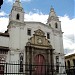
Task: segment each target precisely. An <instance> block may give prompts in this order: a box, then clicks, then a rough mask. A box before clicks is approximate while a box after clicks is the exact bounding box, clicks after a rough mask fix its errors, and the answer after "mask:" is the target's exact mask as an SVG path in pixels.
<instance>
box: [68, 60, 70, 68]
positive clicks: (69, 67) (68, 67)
mask: <svg viewBox="0 0 75 75" xmlns="http://www.w3.org/2000/svg"><path fill="white" fill-rule="evenodd" d="M67 64H68V68H70V61H69V60H68V61H67Z"/></svg>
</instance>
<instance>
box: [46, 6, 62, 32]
mask: <svg viewBox="0 0 75 75" xmlns="http://www.w3.org/2000/svg"><path fill="white" fill-rule="evenodd" d="M47 24H48V25H49V26H50V27H52V28H53V29H54V30H59V31H60V30H61V22H60V21H59V18H58V17H57V15H56V12H55V11H54V8H53V7H51V9H50V13H49V17H48V20H47Z"/></svg>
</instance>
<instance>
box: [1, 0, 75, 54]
mask: <svg viewBox="0 0 75 75" xmlns="http://www.w3.org/2000/svg"><path fill="white" fill-rule="evenodd" d="M14 1H15V0H4V4H3V5H2V8H1V10H0V32H4V31H5V30H7V26H8V23H9V14H10V12H11V9H12V5H13V2H14ZM21 3H22V6H23V8H24V11H25V16H24V17H25V19H24V20H25V21H40V22H42V23H46V22H47V19H48V16H49V12H50V8H51V6H53V7H54V9H55V12H56V14H57V16H59V20H60V21H61V27H62V31H63V32H64V34H63V44H64V51H65V53H66V54H68V53H71V52H75V12H74V11H75V0H21ZM35 17H36V18H35Z"/></svg>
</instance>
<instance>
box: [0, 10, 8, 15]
mask: <svg viewBox="0 0 75 75" xmlns="http://www.w3.org/2000/svg"><path fill="white" fill-rule="evenodd" d="M7 15H8V14H6V13H5V12H4V11H1V12H0V16H7Z"/></svg>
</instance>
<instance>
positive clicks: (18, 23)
mask: <svg viewBox="0 0 75 75" xmlns="http://www.w3.org/2000/svg"><path fill="white" fill-rule="evenodd" d="M24 26H25V23H22V22H16V21H10V22H9V25H8V26H7V28H11V27H21V28H23V27H24Z"/></svg>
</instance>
